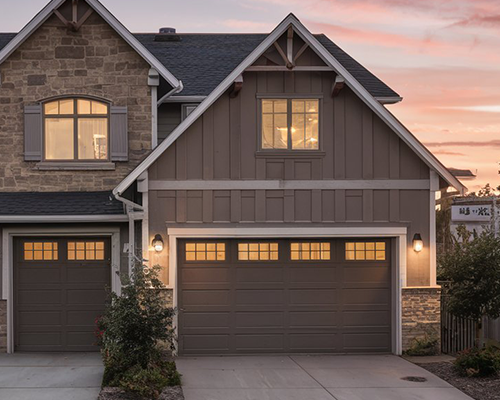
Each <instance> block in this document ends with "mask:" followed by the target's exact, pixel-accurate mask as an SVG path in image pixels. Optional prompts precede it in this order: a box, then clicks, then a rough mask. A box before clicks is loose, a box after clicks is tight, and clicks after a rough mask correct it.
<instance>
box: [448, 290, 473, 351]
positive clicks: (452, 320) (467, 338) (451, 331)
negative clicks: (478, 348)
mask: <svg viewBox="0 0 500 400" xmlns="http://www.w3.org/2000/svg"><path fill="white" fill-rule="evenodd" d="M476 326H477V323H476V322H475V321H474V320H471V319H468V318H459V317H456V316H455V315H453V314H451V313H450V312H449V311H448V310H447V306H446V295H443V296H442V298H441V352H442V353H445V354H456V353H458V352H460V351H462V350H465V349H469V348H471V347H473V346H474V342H475V339H476Z"/></svg>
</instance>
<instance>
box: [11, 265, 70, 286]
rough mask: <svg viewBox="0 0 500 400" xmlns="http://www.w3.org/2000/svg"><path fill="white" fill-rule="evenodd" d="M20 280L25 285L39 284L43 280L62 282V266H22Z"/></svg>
mask: <svg viewBox="0 0 500 400" xmlns="http://www.w3.org/2000/svg"><path fill="white" fill-rule="evenodd" d="M19 280H20V281H21V282H23V284H24V285H30V284H31V285H32V284H34V285H38V284H39V283H41V282H52V283H60V282H61V269H60V268H46V267H43V266H40V267H37V268H22V269H21V270H20V271H19Z"/></svg>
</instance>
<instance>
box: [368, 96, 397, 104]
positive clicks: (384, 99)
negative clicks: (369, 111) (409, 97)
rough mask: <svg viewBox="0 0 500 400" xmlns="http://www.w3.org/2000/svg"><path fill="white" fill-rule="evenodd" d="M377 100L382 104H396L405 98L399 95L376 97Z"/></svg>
mask: <svg viewBox="0 0 500 400" xmlns="http://www.w3.org/2000/svg"><path fill="white" fill-rule="evenodd" d="M375 100H377V101H378V102H379V103H380V104H396V103H399V102H401V101H403V98H402V97H400V96H398V97H375Z"/></svg>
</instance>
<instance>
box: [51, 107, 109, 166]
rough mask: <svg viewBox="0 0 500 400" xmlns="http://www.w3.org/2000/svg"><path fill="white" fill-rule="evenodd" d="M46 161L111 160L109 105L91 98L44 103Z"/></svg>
mask: <svg viewBox="0 0 500 400" xmlns="http://www.w3.org/2000/svg"><path fill="white" fill-rule="evenodd" d="M43 119H44V153H43V154H44V159H45V160H46V161H68V160H69V161H70V160H75V161H108V160H109V134H108V131H109V105H108V104H106V103H103V102H100V101H96V100H91V99H77V98H75V99H60V100H55V101H50V102H47V103H44V105H43Z"/></svg>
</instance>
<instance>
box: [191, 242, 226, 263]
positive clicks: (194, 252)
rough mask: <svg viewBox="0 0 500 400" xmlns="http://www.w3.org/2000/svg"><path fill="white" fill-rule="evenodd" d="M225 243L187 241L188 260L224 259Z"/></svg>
mask: <svg viewBox="0 0 500 400" xmlns="http://www.w3.org/2000/svg"><path fill="white" fill-rule="evenodd" d="M225 259H226V244H225V243H186V261H224V260H225Z"/></svg>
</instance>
